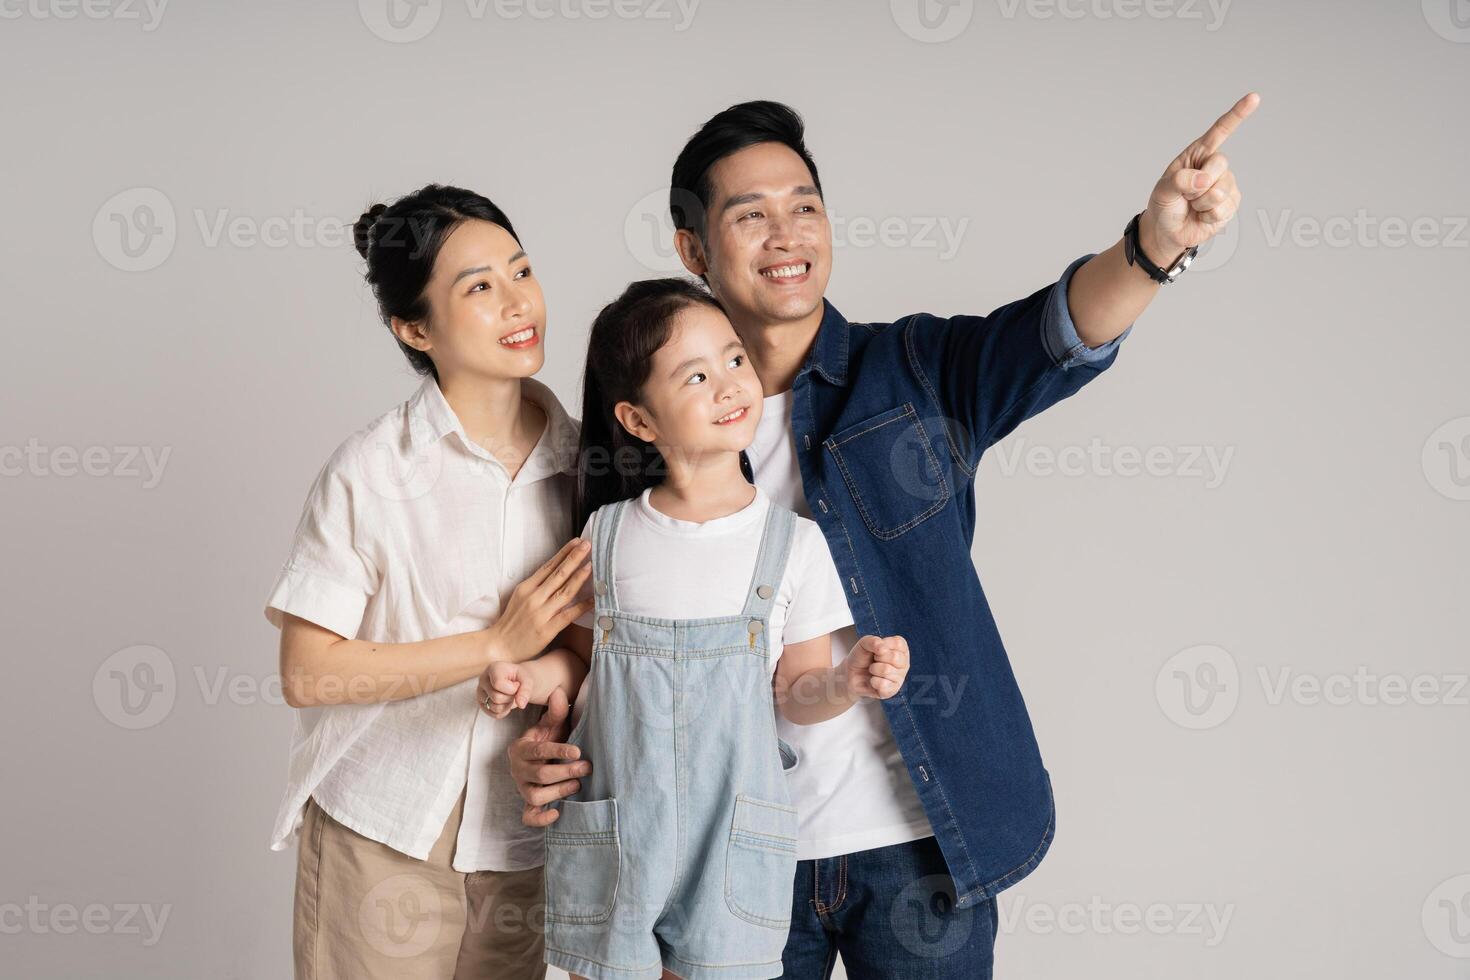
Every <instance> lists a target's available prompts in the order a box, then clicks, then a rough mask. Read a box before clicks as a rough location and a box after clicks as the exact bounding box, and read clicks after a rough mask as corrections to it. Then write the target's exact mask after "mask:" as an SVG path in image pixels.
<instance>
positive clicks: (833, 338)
mask: <svg viewBox="0 0 1470 980" xmlns="http://www.w3.org/2000/svg"><path fill="white" fill-rule="evenodd" d="M847 330H848V323H847V317H845V316H843V315H842V314H841V313H839V312H837V307H835V306H833V305H832V304H831V303H829V302H828V301H827V299H826V297H823V298H822V323H821V325H820V326H819V327H817V339H816V342H815V343H813V344H812V349H811V353H810V354H808V355H807V363H806V367H804V368H802V370H803V371H805V370H806V368H815V369H816V371H817V373H818V374H820V375H821V376H822V377H824V378H826V379H827V380H828V381H830V382H832V383H833V384H834V385H846V384H847Z"/></svg>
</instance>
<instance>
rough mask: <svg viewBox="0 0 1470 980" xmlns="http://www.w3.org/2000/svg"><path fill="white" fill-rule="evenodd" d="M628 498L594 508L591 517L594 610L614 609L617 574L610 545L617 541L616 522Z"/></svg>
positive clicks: (620, 519) (598, 612)
mask: <svg viewBox="0 0 1470 980" xmlns="http://www.w3.org/2000/svg"><path fill="white" fill-rule="evenodd" d="M627 505H628V501H626V500H619V501H617V502H616V503H612V504H606V505H604V506H602V507H599V508H598V509H597V516H596V517H595V518H593V521H592V595H593V603H594V605H593V608H594V612H595V614H596V615H597V616H598V617H599V618H600V617H601V616H603V615H604V614H605V613H614V612H617V611H618V590H617V582H616V579H617V575H616V574H615V572H614V569H613V547H614V546H615V545H616V544H617V539H618V526H619V525H621V524H622V522H623V510H624V509H625V508H626V507H627Z"/></svg>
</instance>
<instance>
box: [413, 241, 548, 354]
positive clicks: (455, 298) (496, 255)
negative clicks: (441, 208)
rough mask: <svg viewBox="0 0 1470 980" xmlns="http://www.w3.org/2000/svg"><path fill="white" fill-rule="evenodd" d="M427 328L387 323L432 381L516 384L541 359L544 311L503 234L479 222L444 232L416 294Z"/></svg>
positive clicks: (514, 246)
mask: <svg viewBox="0 0 1470 980" xmlns="http://www.w3.org/2000/svg"><path fill="white" fill-rule="evenodd" d="M424 292H425V296H426V298H427V300H428V303H429V322H428V323H427V324H409V323H403V322H402V321H399V320H394V321H393V330H394V333H396V334H397V335H398V336H399V338H400V339H402V340H403V341H404V343H407V344H409V345H410V346H412V347H416V348H418V349H419V350H422V351H427V352H428V353H429V356H430V357H432V358H433V359H434V367H435V368H436V369H437V370H438V372H439V376H440V378H445V377H450V376H453V375H456V374H473V375H477V376H481V377H489V378H524V377H529V376H530V375H533V374H535V373H536V372H537V371H539V370H541V365H542V364H543V363H544V362H545V360H546V343H545V341H546V305H545V301H544V300H543V298H542V296H541V285H540V283H538V282H537V281H536V277H535V276H534V275H532V273H531V260H530V259H529V258H527V257H526V253H525V252H524V251H523V250H522V249H521V246H520V244H519V243H518V242H517V241H516V240H515V238H514V237H512V236H511V234H510V232H508V231H506V230H505V229H504V228H502V227H500V226H499V225H497V224H493V223H491V222H489V221H483V220H480V219H470V220H468V221H463V222H461V223H460V224H459V225H458V226H456V227H455V228H454V230H453V231H451V232H450V233H449V236H448V237H447V238H446V239H445V240H444V244H443V246H442V247H441V248H440V250H439V256H438V258H437V259H436V260H435V262H434V272H433V275H432V276H430V278H429V283H428V285H427V286H426V287H425V289H424Z"/></svg>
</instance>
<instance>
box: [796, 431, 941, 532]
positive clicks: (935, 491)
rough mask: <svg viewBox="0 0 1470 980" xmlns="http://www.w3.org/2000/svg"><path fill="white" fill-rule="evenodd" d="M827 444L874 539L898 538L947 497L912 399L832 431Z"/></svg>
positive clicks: (929, 515)
mask: <svg viewBox="0 0 1470 980" xmlns="http://www.w3.org/2000/svg"><path fill="white" fill-rule="evenodd" d="M823 445H825V446H826V447H827V451H828V452H829V453H831V454H832V460H833V462H835V463H836V464H837V469H838V471H839V472H841V474H842V481H843V482H844V483H846V484H847V491H848V493H850V494H851V495H852V502H853V504H854V505H855V506H856V507H857V511H858V514H860V515H861V516H862V519H863V524H865V525H866V526H867V528H868V531H869V533H871V534H872V535H873V536H874V537H876V538H881V539H883V540H889V539H891V538H896V537H898V536H899V535H901V534H903V533H905V532H906V531H909V530H910V529H912V528H913V527H914V526H915V525H917V524H919V523H920V522H921V521H923V520H925V519H926V518H928V517H931V516H933V515H934V514H937V513H938V512H939V511H940V510H942V509H943V508H944V505H945V504H946V503H947V502H948V501H949V497H950V490H949V482H948V481H947V480H946V479H945V476H944V471H943V469H941V468H940V465H939V457H938V456H936V455H935V454H934V447H933V445H932V444H931V443H930V441H929V437H928V435H927V434H926V433H925V431H924V426H923V423H922V422H920V421H919V416H918V414H917V413H916V412H915V411H914V405H913V402H904V403H903V404H902V405H900V406H898V407H897V408H890V409H888V410H887V411H886V412H880V413H879V414H877V415H874V416H873V417H872V418H868V419H864V420H863V421H861V422H858V423H856V424H855V425H850V426H848V427H846V428H845V429H842V430H840V431H838V432H834V433H833V434H832V435H830V436H828V437H827V439H826V441H825V442H824V443H823Z"/></svg>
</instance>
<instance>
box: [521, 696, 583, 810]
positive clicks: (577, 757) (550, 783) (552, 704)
mask: <svg viewBox="0 0 1470 980" xmlns="http://www.w3.org/2000/svg"><path fill="white" fill-rule="evenodd" d="M568 714H569V706H568V704H567V695H566V692H565V691H563V690H562V689H561V688H559V687H558V688H557V689H556V690H554V691H552V692H551V696H550V697H549V698H548V699H547V702H546V713H545V714H544V715H542V716H541V720H540V721H538V722H536V724H534V725H532V726H531V727H530V728H528V729H526V731H525V734H523V735H522V736H521V737H520V738H518V739H516V740H515V741H514V742H512V743H510V748H509V749H507V750H506V752H507V754H508V755H509V756H510V774H511V778H513V779H514V780H515V781H516V789H517V790H519V791H520V794H521V798H522V799H524V800H525V801H526V807H525V809H524V810H523V811H522V812H521V823H523V824H525V825H526V826H527V827H549V826H551V825H552V824H554V823H556V821H557V819H558V818H559V817H560V816H561V811H559V810H548V809H546V804H548V803H550V802H552V801H553V800H560V799H562V798H563V797H567V796H571V795H572V794H573V793H575V792H576V791H577V790H578V789H580V788H581V786H582V784H581V782H580V781H579V780H578V779H577V778H576V777H578V776H585V775H587V774H588V773H590V772H591V771H592V763H590V762H585V761H582V760H581V756H582V750H581V749H579V748H577V747H576V746H575V745H567V744H566V743H565V742H563V741H562V739H564V738H566V737H567V735H568V734H570V731H569V726H568V725H567V716H568Z"/></svg>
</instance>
